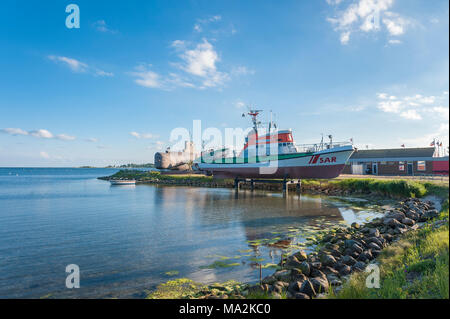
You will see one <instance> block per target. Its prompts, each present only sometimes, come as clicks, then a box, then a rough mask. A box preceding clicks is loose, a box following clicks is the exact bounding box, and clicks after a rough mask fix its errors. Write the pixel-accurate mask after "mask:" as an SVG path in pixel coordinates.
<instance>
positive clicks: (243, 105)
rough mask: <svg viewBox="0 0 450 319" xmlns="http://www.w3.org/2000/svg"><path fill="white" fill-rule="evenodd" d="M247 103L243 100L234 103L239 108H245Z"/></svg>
mask: <svg viewBox="0 0 450 319" xmlns="http://www.w3.org/2000/svg"><path fill="white" fill-rule="evenodd" d="M245 105H246V104H245V103H244V102H242V101H236V102H235V103H234V106H235V107H236V108H238V109H242V108H244V107H245Z"/></svg>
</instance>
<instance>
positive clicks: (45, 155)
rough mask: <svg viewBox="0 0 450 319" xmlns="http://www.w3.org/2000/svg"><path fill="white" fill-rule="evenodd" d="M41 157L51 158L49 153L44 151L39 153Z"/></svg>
mask: <svg viewBox="0 0 450 319" xmlns="http://www.w3.org/2000/svg"><path fill="white" fill-rule="evenodd" d="M39 156H40V157H42V158H50V155H48V153H47V152H44V151H41V152H40V153H39Z"/></svg>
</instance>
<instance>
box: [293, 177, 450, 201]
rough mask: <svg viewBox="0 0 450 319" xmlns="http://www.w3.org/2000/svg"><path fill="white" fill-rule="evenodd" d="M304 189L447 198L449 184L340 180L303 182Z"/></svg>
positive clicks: (386, 195)
mask: <svg viewBox="0 0 450 319" xmlns="http://www.w3.org/2000/svg"><path fill="white" fill-rule="evenodd" d="M302 186H303V187H306V188H308V187H314V186H322V187H328V188H337V189H343V190H349V191H351V192H362V193H376V194H379V195H381V196H384V197H424V196H426V195H436V196H439V197H445V196H446V194H448V190H449V188H448V184H436V183H432V182H422V181H413V180H401V179H388V178H386V179H374V178H361V179H360V178H347V179H339V180H323V181H321V180H303V181H302Z"/></svg>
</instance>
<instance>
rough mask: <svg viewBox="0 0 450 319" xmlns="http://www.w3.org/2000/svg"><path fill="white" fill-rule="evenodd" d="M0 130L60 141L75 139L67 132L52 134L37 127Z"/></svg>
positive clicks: (11, 133)
mask: <svg viewBox="0 0 450 319" xmlns="http://www.w3.org/2000/svg"><path fill="white" fill-rule="evenodd" d="M0 132H3V133H6V134H9V135H13V136H17V135H26V136H33V137H36V138H43V139H58V140H62V141H73V140H75V139H76V137H75V136H71V135H67V134H58V135H54V134H53V133H52V132H50V131H48V130H45V129H39V130H33V131H25V130H22V129H20V128H4V129H1V130H0Z"/></svg>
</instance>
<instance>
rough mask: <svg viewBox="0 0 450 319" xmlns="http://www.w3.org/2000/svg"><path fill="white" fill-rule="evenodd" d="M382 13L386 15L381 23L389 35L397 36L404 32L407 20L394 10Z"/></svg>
mask: <svg viewBox="0 0 450 319" xmlns="http://www.w3.org/2000/svg"><path fill="white" fill-rule="evenodd" d="M384 15H385V16H386V17H384V18H383V23H384V25H385V26H386V28H387V30H388V32H389V34H390V35H394V36H399V35H402V34H403V33H405V28H406V26H407V25H408V24H410V22H409V20H407V19H405V18H403V17H401V16H400V15H398V14H397V13H394V12H389V11H388V12H385V13H384Z"/></svg>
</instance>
